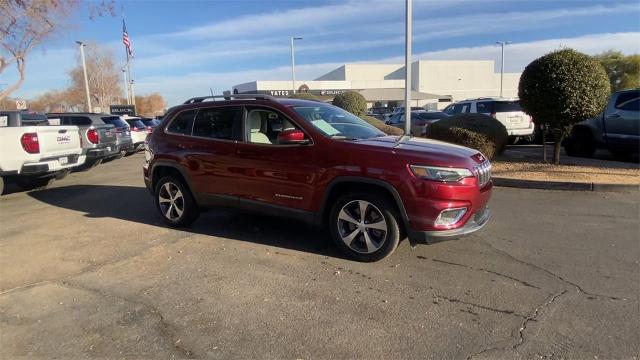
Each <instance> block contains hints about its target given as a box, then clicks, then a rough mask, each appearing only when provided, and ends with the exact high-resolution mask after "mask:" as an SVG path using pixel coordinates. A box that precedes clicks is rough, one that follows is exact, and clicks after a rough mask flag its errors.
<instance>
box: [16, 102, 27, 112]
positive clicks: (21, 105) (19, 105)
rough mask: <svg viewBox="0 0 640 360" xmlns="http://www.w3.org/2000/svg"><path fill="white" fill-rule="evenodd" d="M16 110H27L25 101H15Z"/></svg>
mask: <svg viewBox="0 0 640 360" xmlns="http://www.w3.org/2000/svg"><path fill="white" fill-rule="evenodd" d="M16 109H17V110H27V101H26V100H16Z"/></svg>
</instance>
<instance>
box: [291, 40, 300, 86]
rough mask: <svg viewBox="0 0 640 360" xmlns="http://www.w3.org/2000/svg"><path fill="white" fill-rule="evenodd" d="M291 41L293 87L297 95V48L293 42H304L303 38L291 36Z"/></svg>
mask: <svg viewBox="0 0 640 360" xmlns="http://www.w3.org/2000/svg"><path fill="white" fill-rule="evenodd" d="M289 39H291V87H292V88H293V93H294V94H295V93H296V56H295V48H294V45H293V42H294V41H295V40H302V38H301V37H295V36H290V37H289Z"/></svg>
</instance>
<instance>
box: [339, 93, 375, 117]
mask: <svg viewBox="0 0 640 360" xmlns="http://www.w3.org/2000/svg"><path fill="white" fill-rule="evenodd" d="M332 104H333V105H335V106H337V107H339V108H342V109H344V110H347V111H348V112H350V113H352V114H354V115H356V116H363V115H366V114H367V100H366V99H365V98H364V96H362V95H361V94H360V93H359V92H355V91H347V92H345V93H342V94H339V95H336V97H334V98H333V102H332Z"/></svg>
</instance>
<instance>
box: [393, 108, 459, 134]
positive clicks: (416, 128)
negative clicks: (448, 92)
mask: <svg viewBox="0 0 640 360" xmlns="http://www.w3.org/2000/svg"><path fill="white" fill-rule="evenodd" d="M448 116H449V115H447V114H445V113H443V112H442V111H427V110H414V111H411V135H413V136H426V135H427V128H428V127H429V125H431V124H433V123H434V122H436V121H438V120H440V119H443V118H445V117H448ZM405 122H406V121H405V115H404V112H401V113H396V114H395V115H393V116H392V117H391V118H390V119H389V120H387V121H386V123H387V125H391V126H395V127H398V128H400V129H403V130H404V127H405Z"/></svg>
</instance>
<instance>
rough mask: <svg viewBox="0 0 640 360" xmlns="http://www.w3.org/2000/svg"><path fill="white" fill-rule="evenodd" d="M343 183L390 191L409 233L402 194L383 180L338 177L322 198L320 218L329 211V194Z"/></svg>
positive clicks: (328, 186) (330, 184)
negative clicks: (365, 185)
mask: <svg viewBox="0 0 640 360" xmlns="http://www.w3.org/2000/svg"><path fill="white" fill-rule="evenodd" d="M341 183H364V184H371V185H378V186H381V187H383V188H385V189H386V190H387V191H389V193H391V196H393V199H394V201H395V203H396V205H397V206H398V209H399V210H400V216H401V217H402V223H403V225H404V228H405V229H406V230H407V231H409V229H410V227H409V216H408V215H407V210H406V209H405V207H404V203H403V202H402V198H401V197H400V194H399V193H398V190H396V188H395V187H393V185H391V184H389V183H388V182H386V181H383V180H378V179H371V178H367V177H361V176H338V177H336V178H334V179H333V180H331V182H330V183H329V185H327V188H326V190H325V192H324V195H323V198H322V206H321V207H320V216H322V215H323V214H324V213H325V211H326V210H327V206H328V205H329V204H327V200H328V198H329V194H330V193H331V191H332V190H333V188H334V187H335V186H336V185H338V184H341ZM321 221H322V220H321V219H320V220H319V221H318V223H320V222H321Z"/></svg>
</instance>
